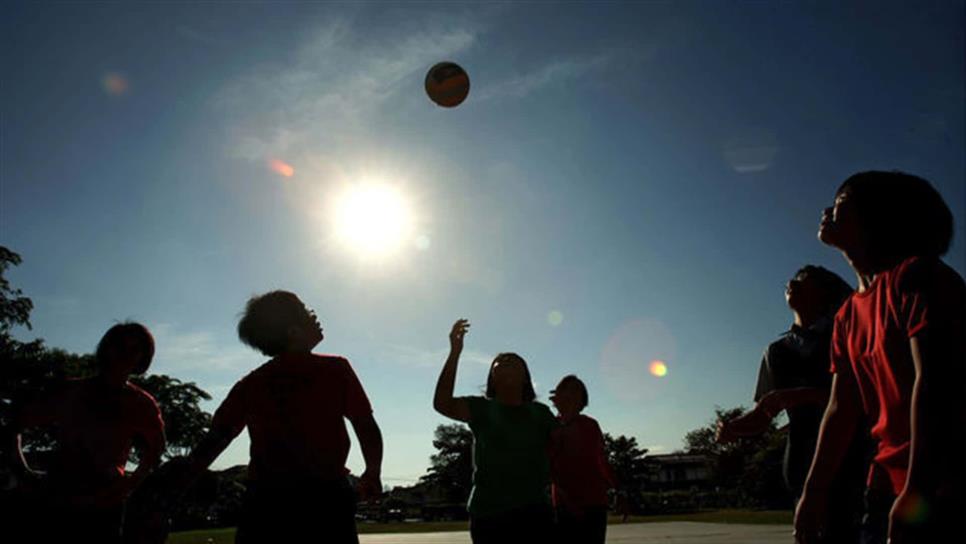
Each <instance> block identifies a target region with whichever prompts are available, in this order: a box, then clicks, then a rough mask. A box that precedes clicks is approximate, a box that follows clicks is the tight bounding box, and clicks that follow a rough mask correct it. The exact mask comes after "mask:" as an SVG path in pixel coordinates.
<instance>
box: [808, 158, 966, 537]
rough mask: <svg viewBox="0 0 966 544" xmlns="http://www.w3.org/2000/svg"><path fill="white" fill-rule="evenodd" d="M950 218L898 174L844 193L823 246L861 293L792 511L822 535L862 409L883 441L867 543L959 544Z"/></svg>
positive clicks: (964, 377)
mask: <svg viewBox="0 0 966 544" xmlns="http://www.w3.org/2000/svg"><path fill="white" fill-rule="evenodd" d="M952 230H953V229H952V214H951V213H950V211H949V208H948V207H947V206H946V203H945V202H943V199H942V197H941V196H940V195H939V193H937V192H936V190H935V189H934V188H933V187H932V186H931V185H930V184H929V182H927V181H926V180H923V179H921V178H918V177H915V176H912V175H909V174H904V173H901V172H864V173H861V174H856V175H854V176H852V177H850V178H849V179H848V180H846V181H845V183H843V184H842V186H841V187H839V190H838V191H837V193H836V196H835V204H834V206H833V207H832V208H829V209H827V210H825V214H824V216H823V219H822V224H821V226H820V228H819V233H818V237H819V239H820V240H821V241H822V242H824V243H826V244H828V245H830V246H832V247H835V248H837V249H839V250H841V251H842V253H843V254H844V255H845V258H846V260H847V261H848V263H849V265H850V266H851V267H852V269H853V270H855V273H856V275H857V276H858V279H859V289H858V291H857V292H856V293H855V294H853V295H852V296H851V297H850V298H849V300H848V301H847V302H846V303H845V305H843V307H842V309H841V310H839V312H838V314H837V315H836V317H835V324H834V327H833V332H832V370H833V372H834V373H835V377H834V378H833V381H832V393H831V399H830V401H829V405H828V409H827V410H826V412H825V416H824V419H823V421H822V430H821V433H820V436H819V442H818V447H817V450H816V454H815V459H814V461H813V463H812V467H811V471H810V472H809V475H808V479H807V481H806V483H805V492H804V494H803V495H802V499H801V501H800V502H799V505H798V509H797V512H796V516H795V530H796V537H797V539H798V540H799V542H814V541H817V538H818V537H820V536H821V532H822V519H823V517H824V515H823V512H824V510H826V509H827V508H828V504H829V492H830V487H831V484H832V482H833V479H834V478H836V476H837V471H838V470H839V467H840V465H841V462H842V459H843V457H844V456H845V455H846V452H847V447H848V443H849V441H850V439H851V437H852V435H853V434H854V433H855V432H856V428H857V427H856V426H857V423H858V422H859V420H860V418H861V416H862V414H863V413H864V414H865V415H866V416H867V417H868V420H869V422H870V424H871V425H872V430H871V433H872V436H873V437H874V438H875V439H876V440H877V441H878V446H877V449H876V453H875V457H874V459H873V463H872V467H871V470H870V473H869V476H868V488H867V490H866V509H867V511H866V515H865V518H864V519H863V527H862V532H863V535H862V537H863V542H866V543H884V542H886V540H887V539H889V541H890V542H892V544H903V543H908V542H966V523H964V518H963V514H964V512H966V501H964V495H966V493H964V486H966V470H964V466H966V405H964V404H963V398H964V393H966V335H964V330H966V286H964V284H963V279H962V278H961V277H960V276H959V274H957V273H956V272H955V271H954V270H953V269H951V268H950V267H949V266H947V265H946V264H945V263H943V262H942V261H941V260H940V256H942V255H943V254H945V253H946V251H947V250H948V248H949V243H950V240H951V238H952Z"/></svg>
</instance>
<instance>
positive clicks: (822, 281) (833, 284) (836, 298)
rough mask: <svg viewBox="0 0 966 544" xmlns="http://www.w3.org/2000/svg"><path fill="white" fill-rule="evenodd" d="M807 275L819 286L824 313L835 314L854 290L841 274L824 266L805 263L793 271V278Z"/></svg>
mask: <svg viewBox="0 0 966 544" xmlns="http://www.w3.org/2000/svg"><path fill="white" fill-rule="evenodd" d="M802 276H806V277H809V278H811V279H813V280H815V281H816V282H818V284H819V285H820V286H821V288H822V295H823V297H824V300H823V302H824V305H825V309H826V315H835V313H836V312H838V311H839V308H841V307H842V304H844V303H845V301H846V299H848V298H849V297H850V296H851V295H852V293H853V292H854V291H855V290H854V289H853V288H852V286H851V285H849V284H848V282H847V281H845V280H843V279H842V277H841V276H839V275H838V274H836V273H835V272H832V271H831V270H829V269H827V268H825V267H824V266H816V265H813V264H807V265H805V266H803V267H801V268H799V269H798V271H797V272H795V276H794V278H801V277H802Z"/></svg>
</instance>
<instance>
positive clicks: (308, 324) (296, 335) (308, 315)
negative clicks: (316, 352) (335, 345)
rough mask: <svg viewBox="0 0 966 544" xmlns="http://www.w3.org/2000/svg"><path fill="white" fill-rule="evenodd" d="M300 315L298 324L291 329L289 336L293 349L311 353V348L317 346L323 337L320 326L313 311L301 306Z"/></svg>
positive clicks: (303, 305)
mask: <svg viewBox="0 0 966 544" xmlns="http://www.w3.org/2000/svg"><path fill="white" fill-rule="evenodd" d="M301 314H302V315H301V316H300V323H299V324H298V326H296V327H293V328H292V329H291V330H290V333H289V334H290V336H291V337H292V344H294V345H293V348H295V349H296V350H306V351H311V350H312V348H314V347H315V346H317V345H319V342H321V341H322V339H323V338H325V335H324V334H322V325H321V324H320V323H319V319H318V318H317V317H316V316H315V312H314V311H312V310H310V309H309V308H308V307H307V306H306V305H305V304H302V311H301Z"/></svg>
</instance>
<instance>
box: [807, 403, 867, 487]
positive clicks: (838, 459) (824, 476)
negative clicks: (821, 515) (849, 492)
mask: <svg viewBox="0 0 966 544" xmlns="http://www.w3.org/2000/svg"><path fill="white" fill-rule="evenodd" d="M857 427H858V414H857V412H856V411H855V409H854V407H849V406H837V405H835V404H830V405H829V407H828V409H826V411H825V417H824V418H823V419H822V425H821V427H820V429H819V435H818V445H817V446H816V448H815V456H814V457H813V458H812V467H811V469H810V470H809V472H808V479H807V480H806V482H805V488H806V489H807V490H811V491H812V492H816V491H818V492H823V493H824V492H825V491H826V490H827V489H828V488H829V485H830V484H831V482H832V479H833V478H834V477H835V474H836V473H837V472H838V469H839V466H841V464H842V459H844V458H845V454H846V452H847V451H848V449H849V447H850V445H851V442H852V438H853V436H854V434H855V430H856V428H857Z"/></svg>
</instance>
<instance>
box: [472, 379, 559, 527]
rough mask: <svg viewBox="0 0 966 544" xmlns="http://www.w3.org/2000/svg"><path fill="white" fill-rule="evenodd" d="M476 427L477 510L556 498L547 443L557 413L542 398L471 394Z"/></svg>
mask: <svg viewBox="0 0 966 544" xmlns="http://www.w3.org/2000/svg"><path fill="white" fill-rule="evenodd" d="M467 401H468V403H469V407H470V430H472V431H473V491H472V492H471V493H470V500H469V504H468V506H467V508H468V510H469V512H470V514H471V515H473V516H476V517H485V516H490V515H494V514H499V513H501V512H506V511H509V510H514V509H517V508H522V507H526V506H533V505H541V504H550V491H549V490H550V461H549V459H548V457H547V447H548V445H549V441H550V432H551V431H552V430H553V429H554V427H556V426H557V419H556V418H555V417H553V414H552V413H551V412H550V409H549V408H547V406H546V405H545V404H541V403H539V402H527V403H524V404H523V405H521V406H507V405H505V404H500V403H499V402H497V401H495V400H490V399H486V398H483V397H467Z"/></svg>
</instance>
